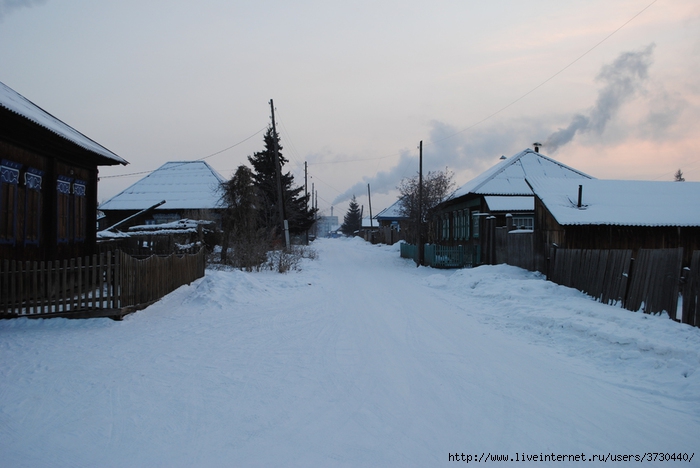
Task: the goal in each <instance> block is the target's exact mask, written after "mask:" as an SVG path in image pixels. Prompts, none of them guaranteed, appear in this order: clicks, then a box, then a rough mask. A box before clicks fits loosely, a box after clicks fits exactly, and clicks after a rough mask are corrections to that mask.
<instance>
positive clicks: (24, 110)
mask: <svg viewBox="0 0 700 468" xmlns="http://www.w3.org/2000/svg"><path fill="white" fill-rule="evenodd" d="M0 107H3V108H5V109H7V110H9V111H10V112H13V113H15V114H17V115H20V116H22V117H24V118H25V119H27V120H29V121H31V122H33V123H35V124H36V125H39V126H40V127H43V128H45V129H47V130H49V131H50V132H52V133H55V134H56V135H58V136H60V137H61V138H64V139H66V140H68V141H70V142H71V143H74V144H76V145H78V146H80V147H81V148H84V149H86V150H88V151H90V152H92V153H95V154H97V155H99V156H103V157H105V158H107V159H109V160H111V161H114V164H124V165H126V164H129V163H128V162H127V161H126V160H125V159H122V158H121V157H119V156H117V155H116V154H114V153H113V152H111V151H110V150H108V149H107V148H105V147H104V146H102V145H100V144H99V143H97V142H95V141H93V140H91V139H90V138H88V137H86V136H85V135H83V134H82V133H80V132H79V131H77V130H76V129H74V128H73V127H71V126H70V125H68V124H66V123H64V122H62V121H61V120H59V119H57V118H56V117H54V116H53V115H51V114H49V113H48V112H46V111H45V110H44V109H42V108H41V107H39V106H37V105H36V104H34V103H33V102H32V101H30V100H29V99H27V98H25V97H24V96H22V95H21V94H19V93H18V92H16V91H15V90H13V89H12V88H10V87H9V86H7V85H6V84H4V83H2V82H0Z"/></svg>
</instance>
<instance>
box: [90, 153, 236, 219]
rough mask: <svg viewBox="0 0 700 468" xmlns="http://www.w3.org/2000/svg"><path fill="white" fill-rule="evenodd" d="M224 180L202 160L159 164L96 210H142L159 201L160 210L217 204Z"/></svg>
mask: <svg viewBox="0 0 700 468" xmlns="http://www.w3.org/2000/svg"><path fill="white" fill-rule="evenodd" d="M224 181H225V179H224V178H223V177H222V176H221V174H219V173H218V172H216V170H215V169H214V168H212V167H211V166H210V165H209V164H207V163H206V162H205V161H173V162H167V163H165V164H163V165H162V166H161V167H159V168H158V169H156V170H155V171H153V172H151V173H150V174H149V175H147V176H146V177H144V178H143V179H141V180H139V181H138V182H136V183H135V184H133V185H132V186H131V187H129V188H127V189H126V190H124V191H122V192H121V193H119V194H118V195H115V196H114V197H112V198H110V199H109V200H107V201H106V202H104V203H102V204H101V205H100V210H143V209H146V208H148V207H150V206H153V205H155V204H156V203H158V202H159V201H161V200H165V201H166V203H165V204H164V205H163V206H162V207H160V208H158V209H162V210H173V209H175V210H181V209H191V210H201V209H212V208H220V207H221V195H222V194H221V191H220V186H221V183H222V182H224Z"/></svg>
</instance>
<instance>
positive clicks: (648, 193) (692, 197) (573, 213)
mask: <svg viewBox="0 0 700 468" xmlns="http://www.w3.org/2000/svg"><path fill="white" fill-rule="evenodd" d="M527 181H528V183H529V184H530V185H531V186H532V190H533V191H534V192H535V194H536V195H537V197H538V198H539V199H540V200H542V203H543V204H544V206H545V207H547V210H549V212H550V213H551V214H552V216H554V219H556V220H557V222H558V223H559V224H561V225H586V224H602V225H615V226H680V227H688V226H700V182H654V181H641V180H600V179H581V180H571V179H544V178H537V177H533V178H529V177H528V179H527ZM579 185H581V186H582V187H583V190H582V197H581V205H582V206H581V208H578V206H577V205H578V187H579Z"/></svg>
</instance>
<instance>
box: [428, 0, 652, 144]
mask: <svg viewBox="0 0 700 468" xmlns="http://www.w3.org/2000/svg"><path fill="white" fill-rule="evenodd" d="M657 1H658V0H654V1H653V2H651V3H650V4H649V5H647V6H646V7H644V8H643V9H642V10H641V11H640V12H639V13H637V14H636V15H634V16H633V17H632V18H630V19H628V20H627V21H625V22H624V23H623V24H622V25H621V26H620V27H618V28H617V29H615V30H614V31H613V32H611V33H610V34H608V35H607V36H605V37H604V38H603V39H602V40H601V41H600V42H598V43H597V44H596V45H594V46H593V47H591V48H590V49H588V50H587V51H586V52H584V53H583V54H581V55H579V56H578V58H576V59H575V60H574V61H573V62H571V63H569V64H568V65H567V66H565V67H564V68H562V69H561V70H559V71H558V72H556V73H555V74H553V75H552V76H550V77H549V78H547V79H546V80H544V81H543V82H542V83H540V84H538V85H537V86H535V87H534V88H532V89H531V90H530V91H528V92H527V93H525V94H523V95H522V96H520V97H519V98H517V99H516V100H514V101H513V102H511V103H510V104H508V105H506V106H504V107H501V108H500V109H498V110H497V111H496V112H494V113H492V114H490V115H488V116H486V117H484V118H483V119H481V120H479V121H478V122H476V123H474V124H472V125H470V126H468V127H467V128H464V129H462V130H460V131H458V132H455V133H453V134H451V135H448V136H446V137H444V138H441V139H440V140H436V141H434V142H433V143H439V142H441V141H445V140H447V139H449V138H452V137H454V136H456V135H459V134H460V133H464V132H466V131H467V130H471V129H472V128H474V127H476V126H477V125H481V124H482V123H484V122H486V121H487V120H489V119H491V118H493V117H495V116H497V115H498V114H500V113H501V112H503V111H504V110H506V109H508V108H510V107H512V106H514V105H515V104H516V103H518V102H519V101H521V100H523V99H524V98H526V97H527V96H529V95H530V94H532V93H534V92H535V91H537V90H538V89H540V88H541V87H542V86H544V85H545V84H547V83H549V82H550V81H552V80H553V79H554V78H555V77H557V76H558V75H560V74H561V73H562V72H564V71H565V70H567V69H568V68H569V67H571V66H572V65H573V64H575V63H576V62H578V61H579V60H581V59H582V58H583V57H585V56H586V55H588V54H589V53H591V52H592V51H593V50H594V49H596V48H597V47H598V46H599V45H601V44H602V43H603V42H605V41H607V40H608V39H610V38H611V37H612V36H613V35H615V34H616V33H617V32H618V31H620V30H621V29H622V28H624V27H625V26H627V25H628V24H629V23H631V22H632V21H633V20H634V19H636V18H637V17H638V16H639V15H641V14H642V13H644V12H645V11H646V10H648V9H649V8H650V7H651V6H652V5H653V4H654V3H656V2H657Z"/></svg>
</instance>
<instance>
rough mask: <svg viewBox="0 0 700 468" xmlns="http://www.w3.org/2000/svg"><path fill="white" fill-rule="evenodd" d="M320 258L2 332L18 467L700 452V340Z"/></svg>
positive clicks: (449, 274) (509, 276)
mask: <svg viewBox="0 0 700 468" xmlns="http://www.w3.org/2000/svg"><path fill="white" fill-rule="evenodd" d="M314 244H315V245H314V248H315V249H316V250H317V251H318V254H319V255H318V259H317V260H315V261H309V260H306V259H305V260H303V261H304V265H303V269H302V271H300V272H293V273H289V274H284V275H280V274H277V273H273V272H269V271H264V272H260V273H243V272H240V271H208V272H207V276H206V277H204V278H202V279H201V280H198V281H197V282H195V283H193V284H191V285H189V286H183V287H182V288H180V289H178V290H177V291H175V292H174V293H172V294H170V295H168V296H167V297H165V298H164V299H163V300H161V301H160V302H158V303H156V304H154V305H153V306H151V307H149V308H147V309H146V310H144V311H142V312H138V313H136V314H133V315H130V316H128V317H127V318H126V319H125V320H124V321H123V322H112V321H110V320H107V319H97V320H89V321H69V320H64V319H53V320H39V321H30V320H26V319H19V320H14V321H4V322H0V355H2V356H3V360H2V364H0V453H1V454H2V460H3V464H5V465H7V466H270V465H282V466H435V465H439V464H444V463H447V462H448V454H449V453H455V452H458V453H462V452H464V453H473V454H476V453H479V454H480V453H482V452H486V453H488V452H491V453H499V454H509V455H510V456H511V457H515V453H516V452H518V453H520V454H522V453H527V454H532V453H537V454H539V453H541V452H544V453H550V452H555V453H562V454H567V453H582V452H583V453H586V454H587V456H589V457H590V456H591V455H593V454H598V455H600V454H606V453H608V452H610V453H632V454H634V453H638V454H640V455H642V454H643V453H644V452H645V451H664V452H676V453H677V452H688V453H692V452H693V450H694V449H695V447H696V446H697V440H696V436H695V434H697V431H698V429H700V401H698V395H700V373H699V372H697V371H698V367H700V358H699V355H698V353H699V352H700V330H698V329H695V328H691V327H688V326H685V325H680V324H677V323H674V322H671V321H670V320H668V319H667V318H663V317H654V316H645V315H643V314H639V313H632V312H629V311H625V310H621V309H618V308H614V307H610V306H606V305H602V304H599V303H597V302H594V301H593V300H591V299H589V298H587V297H585V296H584V295H582V294H581V293H579V292H577V291H574V290H571V289H567V288H564V287H561V286H557V285H555V284H553V283H550V282H547V281H545V280H544V279H543V278H542V277H541V276H539V275H537V274H534V273H529V272H526V271H523V270H519V269H516V268H512V267H506V266H495V267H480V268H476V269H472V270H457V271H446V270H433V269H430V268H422V267H421V268H416V267H415V264H414V263H413V262H412V261H410V260H406V259H401V258H400V257H399V253H398V246H391V247H387V246H373V245H370V244H368V243H365V242H363V241H361V240H358V239H329V240H325V239H324V240H319V241H317V242H315V243H314ZM698 456H700V454H698V455H696V456H695V458H694V461H695V460H696V459H697V457H698ZM573 463H574V462H572V463H571V464H573ZM691 465H692V464H691ZM557 466H570V464H567V463H557Z"/></svg>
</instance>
